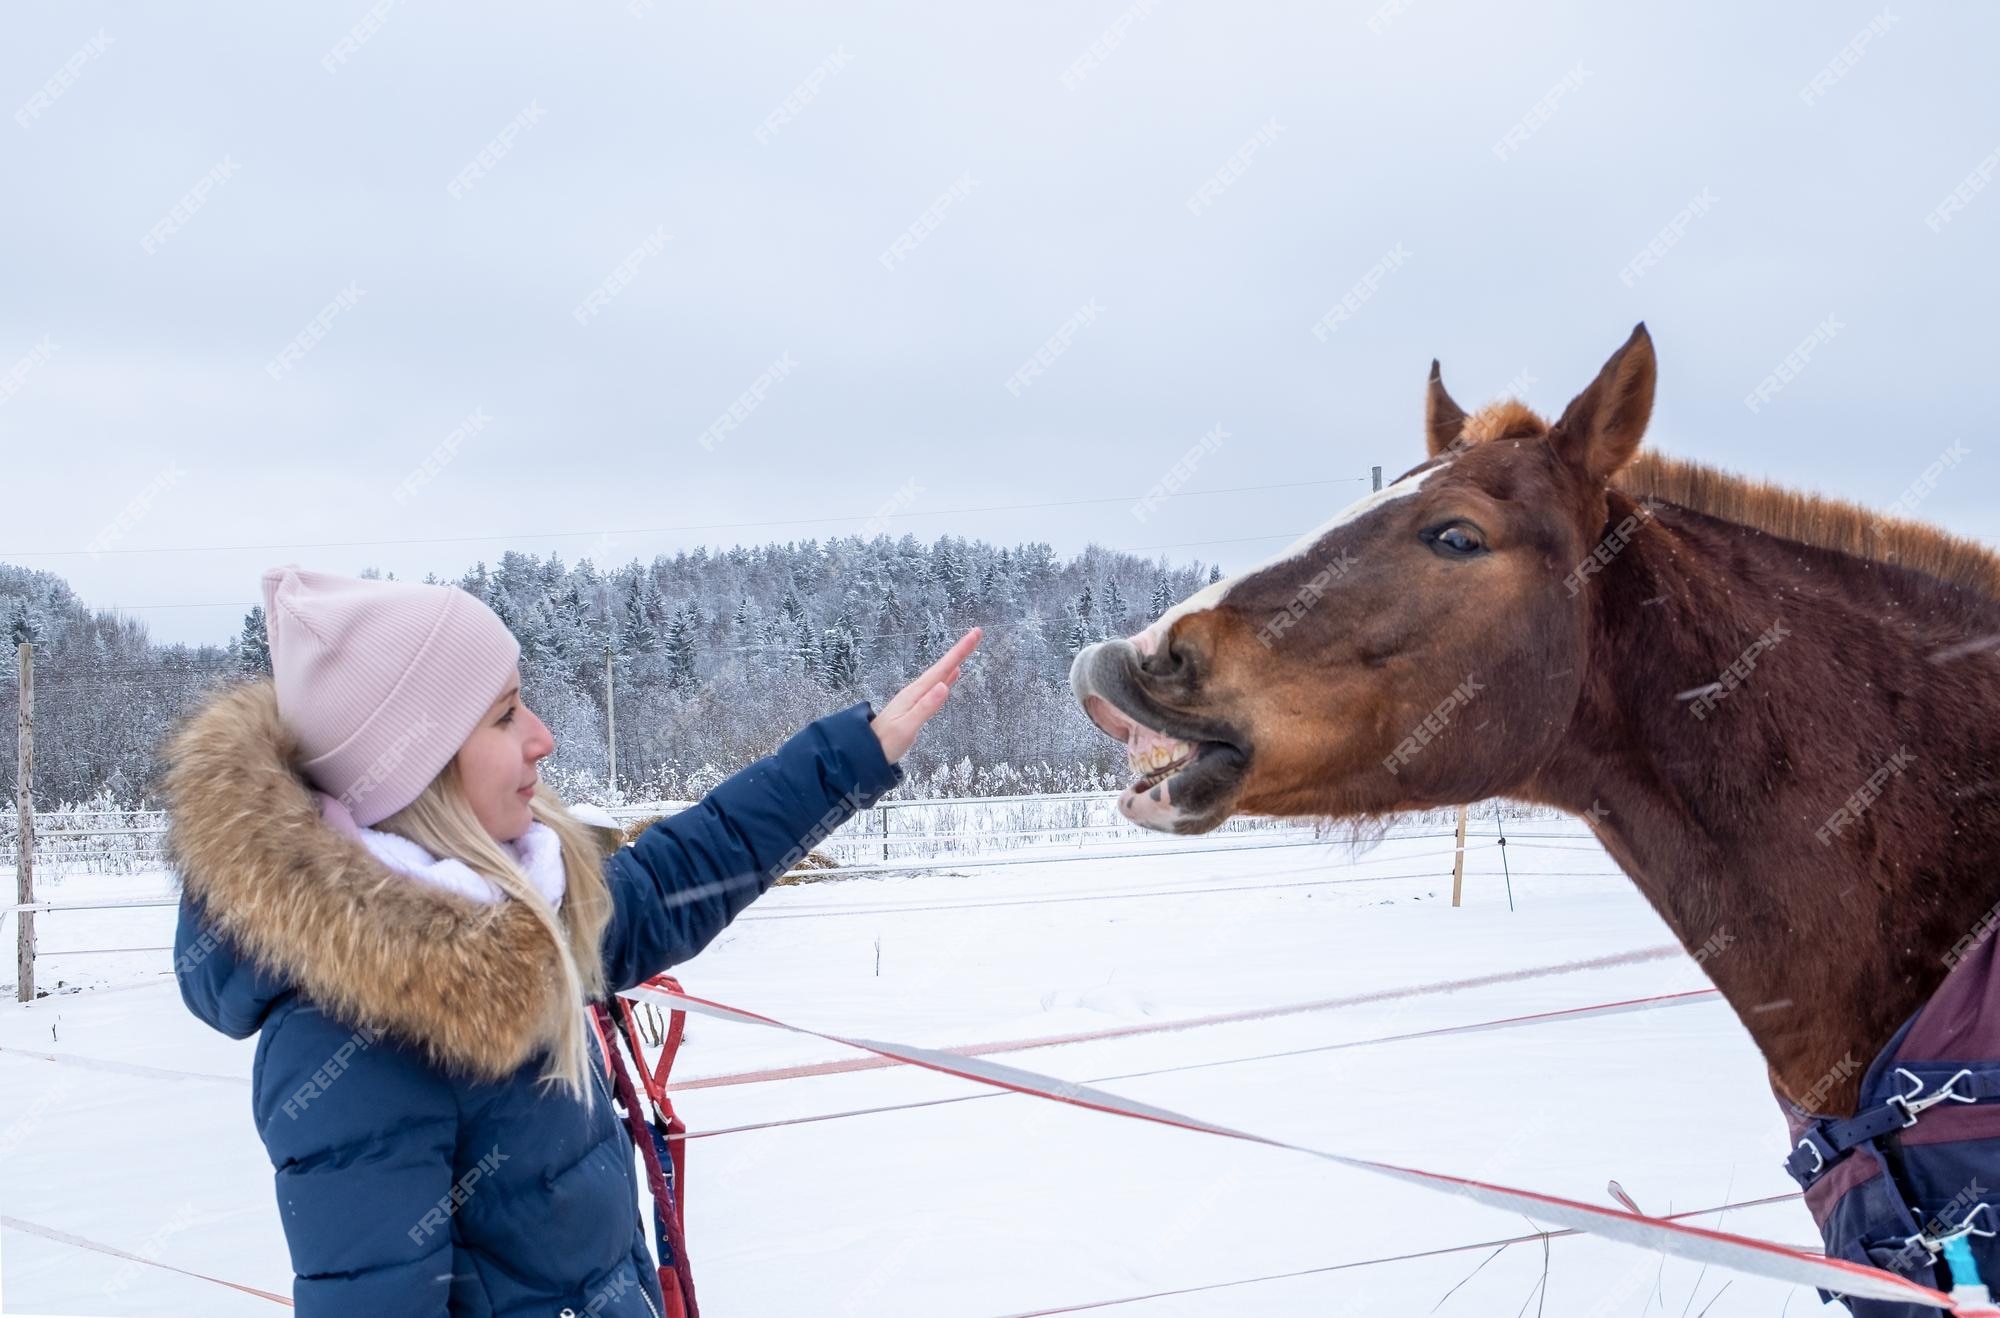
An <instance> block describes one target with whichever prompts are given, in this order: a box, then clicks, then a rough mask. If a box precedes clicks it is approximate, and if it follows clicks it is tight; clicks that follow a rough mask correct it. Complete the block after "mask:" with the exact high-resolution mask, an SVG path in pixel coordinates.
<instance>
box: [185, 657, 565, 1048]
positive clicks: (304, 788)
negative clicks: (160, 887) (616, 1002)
mask: <svg viewBox="0 0 2000 1318" xmlns="http://www.w3.org/2000/svg"><path fill="white" fill-rule="evenodd" d="M303 759H304V756H303V755H302V753H301V751H300V747H299V743H298V739H297V737H296V736H295V735H294V734H293V733H292V731H291V730H290V729H289V728H288V727H287V726H286V725H285V723H284V722H283V720H282V719H281V718H280V717H279V714H278V694H277V688H276V687H275V686H274V685H273V684H272V683H271V682H270V681H269V679H266V680H263V681H259V682H252V683H247V684H243V685H238V686H234V687H230V688H228V689H226V690H224V691H222V692H221V693H219V694H217V695H215V696H212V697H210V698H209V699H208V701H207V702H206V703H205V704H203V705H202V707H201V708H200V709H199V710H197V711H196V712H195V714H194V715H193V716H192V717H191V718H189V720H188V721H187V723H186V724H185V725H184V726H183V727H182V728H181V730H180V731H179V732H177V733H176V734H175V735H174V737H173V738H172V740H171V742H170V744H169V751H168V761H167V763H168V768H167V772H166V776H165V780H164V789H165V795H166V798H167V811H168V826H167V848H168V855H169V857H170V860H171V862H172V864H173V867H174V869H175V870H176V871H177V872H178V875H179V879H180V883H181V885H182V887H183V888H184V889H185V890H186V892H187V893H188V894H189V895H190V896H192V897H193V898H194V899H195V900H196V901H198V902H199V903H200V905H201V907H202V912H203V915H204V918H205V919H206V920H207V921H208V922H209V923H211V924H212V925H214V926H215V927H216V928H217V929H218V930H220V932H221V933H222V934H223V935H224V936H226V937H228V938H229V939H230V940H231V941H233V942H235V943H236V944H237V945H238V946H239V947H240V948H241V949H243V950H244V951H245V952H247V953H248V954H249V955H250V956H251V957H252V958H253V959H254V960H255V961H256V962H257V963H258V964H259V965H261V966H263V967H265V968H266V969H267V970H270V971H272V972H274V973H276V974H279V975H281V976H283V977H285V978H286V979H288V980H289V981H290V982H291V983H292V984H293V985H294V986H295V987H296V988H297V989H298V990H299V992H300V993H302V994H303V995H304V996H305V997H307V998H309V999H311V1000H312V1001H313V1002H314V1003H315V1004H317V1005H318V1006H320V1007H321V1008H322V1009H324V1010H325V1011H326V1012H327V1013H328V1014H330V1015H332V1016H334V1017H336V1018H337V1019H339V1020H341V1021H343V1022H346V1023H349V1024H352V1025H354V1026H356V1027H367V1028H370V1029H375V1030H380V1031H382V1032H384V1033H386V1034H388V1035H390V1036H391V1037H393V1038H396V1039H399V1040H402V1041H404V1042H407V1043H411V1044H415V1045H418V1046H420V1047H421V1048H422V1049H423V1050H424V1051H425V1053H426V1055H427V1056H428V1057H429V1058H430V1060H431V1061H432V1062H433V1063H434V1064H436V1065H439V1066H441V1067H443V1068H446V1069H452V1070H458V1071H462V1072H466V1073H470V1074H471V1075H473V1076H476V1077H478V1078H481V1079H489V1080H494V1079H499V1078H501V1077H503V1076H506V1075H508V1074H510V1073H512V1072H513V1071H514V1070H516V1069H517V1068H519V1067H520V1066H521V1065H522V1064H523V1063H525V1062H527V1061H528V1060H529V1059H530V1058H531V1057H533V1056H534V1055H535V1054H536V1053H537V1052H539V1051H540V1050H542V1049H543V1048H545V1047H547V1045H548V1044H549V1042H550V1041H551V1040H552V1038H553V1037H554V1028H553V1027H554V1025H555V1023H556V1022H557V1021H558V1020H559V1019H560V1017H559V1016H558V1015H557V1013H558V1012H559V1011H560V1010H563V1009H565V1008H566V1004H563V1003H562V1002H561V1000H560V999H561V997H562V994H561V990H560V984H561V982H562V981H561V972H560V969H559V963H558V960H557V956H556V951H555V949H554V948H553V947H552V946H550V943H549V938H548V935H547V933H546V932H545V931H544V930H543V928H542V926H541V924H540V923H539V922H538V921H537V920H536V919H535V917H534V915H533V914H532V913H531V912H529V911H528V910H527V909H526V908H524V907H523V906H522V905H521V904H520V903H519V902H517V901H503V902H500V903H498V904H497V905H485V904H482V903H479V902H475V901H473V900H471V899H470V898H467V897H463V896H460V895H458V894H456V893H450V892H444V891H441V890H439V889H437V888H433V887H431V886H429V885H427V884H422V883H417V882H415V881H413V880H411V879H410V878H408V877H406V876H404V875H401V874H398V873H396V872H395V871H394V870H391V869H390V868H388V867H387V866H386V865H384V864H383V863H382V862H381V861H379V860H377V859H376V858H375V857H374V856H373V855H372V854H370V852H369V851H368V849H367V848H366V847H365V846H363V845H362V844H361V843H360V842H359V841H358V840H356V839H353V838H350V837H347V836H345V835H343V834H341V833H339V832H337V831H335V830H334V829H333V828H332V827H331V826H330V825H328V824H326V823H325V822H324V821H323V820H322V819H321V818H320V813H319V809H318V806H317V801H316V798H315V796H314V793H313V788H312V786H311V785H310V783H309V782H308V780H307V779H306V778H305V776H304V774H303V771H302V770H301V768H300V765H301V764H302V762H303ZM575 1006H576V1008H577V1009H579V1010H580V1009H581V1004H575Z"/></svg>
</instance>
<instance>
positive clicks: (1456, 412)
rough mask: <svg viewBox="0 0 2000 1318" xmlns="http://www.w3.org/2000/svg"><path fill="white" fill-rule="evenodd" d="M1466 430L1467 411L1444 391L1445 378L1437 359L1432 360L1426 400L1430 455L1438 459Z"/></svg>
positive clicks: (1427, 436) (1426, 440) (1425, 414)
mask: <svg viewBox="0 0 2000 1318" xmlns="http://www.w3.org/2000/svg"><path fill="white" fill-rule="evenodd" d="M1464 430H1465V409H1464V408H1462V407H1460V406H1459V405H1458V404H1457V403H1454V402H1453V401H1452V400H1451V395H1450V394H1448V393H1446V392H1445V391H1444V376H1443V375H1442V374H1441V373H1440V372H1439V371H1438V364H1437V358H1435V357H1433V358H1431V387H1430V392H1429V393H1428V394H1427V395H1426V396H1425V398H1424V440H1425V444H1426V445H1427V447H1428V448H1429V449H1430V455H1431V456H1432V457H1437V456H1438V455H1439V454H1441V453H1443V452H1444V451H1445V450H1446V449H1448V448H1450V447H1451V446H1452V445H1453V444H1455V443H1457V442H1458V437H1459V435H1460V434H1461V433H1463V432H1464Z"/></svg>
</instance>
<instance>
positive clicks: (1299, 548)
mask: <svg viewBox="0 0 2000 1318" xmlns="http://www.w3.org/2000/svg"><path fill="white" fill-rule="evenodd" d="M1450 465H1451V464H1450V463H1449V462H1440V463H1439V464H1438V465H1437V466H1435V467H1426V468H1424V470H1422V471H1420V472H1418V473H1416V474H1415V475H1413V476H1405V477H1404V478H1403V479H1402V480H1399V481H1397V482H1396V483H1395V484H1394V485H1390V486H1387V487H1385V488H1383V489H1379V490H1376V491H1374V492H1372V493H1370V494H1368V495H1366V496H1364V497H1362V498H1360V499H1357V500H1355V502H1354V503H1352V504H1350V505H1349V506H1348V507H1347V508H1346V509H1345V510H1343V511H1341V512H1338V513H1336V514H1334V515H1333V517H1332V518H1330V519H1329V520H1328V521H1326V522H1325V523H1324V524H1322V525H1321V526H1319V527H1318V528H1316V529H1314V530H1311V531H1308V532H1306V533H1305V534H1304V535H1302V536H1300V537H1299V538H1298V539H1297V540H1294V541H1293V542H1292V543H1291V544H1289V545H1287V546H1286V547H1285V548H1283V549H1281V550H1279V551H1278V552H1277V553H1276V554H1274V555H1272V556H1271V557H1270V558H1267V559H1265V560H1264V561H1263V562H1261V563H1259V564H1257V565H1256V566H1255V567H1251V568H1246V569H1244V570H1243V571H1241V572H1238V573H1237V574H1236V575H1235V576H1233V577H1224V578H1223V579H1222V580H1220V581H1215V582H1210V583H1209V584H1208V585H1206V586H1203V587H1202V588H1201V589H1200V590H1198V591H1196V592H1195V593H1194V594H1192V595H1190V596H1188V597H1187V598H1186V599H1184V600H1182V601H1181V602H1180V603H1178V604H1176V605H1174V607H1172V608H1171V609H1168V610H1167V611H1166V612H1165V613H1162V614H1161V615H1160V616H1159V617H1158V618H1155V619H1154V620H1153V623H1152V625H1151V626H1150V627H1148V628H1146V630H1144V631H1142V632H1140V633H1139V634H1138V635H1137V636H1134V637H1133V638H1132V644H1133V646H1134V647H1135V648H1137V650H1138V651H1139V653H1140V654H1142V655H1150V654H1151V653H1153V651H1154V650H1156V649H1158V648H1159V644H1160V641H1161V640H1162V639H1163V638H1165V636H1166V634H1167V632H1168V630H1169V629H1171V628H1172V627H1173V625H1174V623H1175V622H1177V621H1178V620H1180V619H1181V618H1184V617H1186V616H1187V615H1188V614H1190V613H1200V612H1201V611H1202V610H1204V609H1212V608H1214V607H1215V606H1216V605H1218V604H1220V603H1222V601H1223V599H1224V598H1225V597H1226V596H1227V595H1228V594H1229V591H1230V588H1231V587H1233V586H1235V585H1236V584H1237V583H1239V582H1241V581H1242V580H1243V579H1244V578H1246V577H1253V576H1255V575H1257V574H1258V573H1259V572H1264V571H1267V570H1268V569H1270V568H1274V567H1277V566H1278V565H1280V564H1282V563H1288V562H1290V561H1292V560H1293V559H1298V558H1304V557H1305V556H1306V554H1307V552H1308V551H1310V550H1311V549H1312V547H1313V546H1314V545H1316V544H1318V543H1319V542H1320V541H1321V540H1322V539H1323V538H1324V537H1326V536H1327V535H1328V534H1330V533H1332V532H1334V531H1337V530H1339V529H1340V528H1341V527H1343V526H1346V525H1347V524H1348V523H1350V522H1356V521H1359V520H1360V519H1362V518H1363V517H1366V516H1367V515H1368V514H1369V513H1372V512H1374V511H1375V510H1376V509H1377V508H1380V507H1382V506H1383V505H1384V504H1388V503H1393V502H1395V501H1396V500H1397V499H1407V498H1409V497H1410V496H1411V495H1413V494H1415V493H1416V492H1417V491H1418V490H1419V489H1421V488H1422V487H1423V483H1424V482H1425V481H1427V480H1429V479H1430V478H1431V477H1433V476H1435V475H1437V474H1438V473H1439V472H1441V471H1443V470H1444V469H1445V468H1446V467H1449V466H1450Z"/></svg>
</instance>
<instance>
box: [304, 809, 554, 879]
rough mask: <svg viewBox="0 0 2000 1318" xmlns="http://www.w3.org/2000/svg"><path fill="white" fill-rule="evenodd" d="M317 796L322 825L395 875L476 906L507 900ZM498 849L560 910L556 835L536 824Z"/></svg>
mask: <svg viewBox="0 0 2000 1318" xmlns="http://www.w3.org/2000/svg"><path fill="white" fill-rule="evenodd" d="M315 795H316V796H318V797H319V811H320V817H321V818H322V819H324V820H325V821H326V822H327V823H328V824H330V825H331V826H332V827H334V828H335V829H337V830H339V831H340V832H342V833H345V834H346V835H347V836H349V837H351V838H353V839H354V840H355V841H357V842H359V843H361V845H363V846H364V847H367V848H368V851H369V853H370V854H371V855H373V856H374V857H375V859H377V860H379V861H381V862H382V863H383V864H384V865H387V866H388V867H389V868H390V869H392V870H395V871H396V872H397V873H398V874H405V875H408V876H409V877H410V878H413V879H417V880H419V881H421V882H424V883H428V884H430V885H431V886H432V887H436V888H442V889H444V890H445V891H446V892H455V893H457V894H459V895H460V896H461V897H470V898H472V899H473V900H474V901H476V902H483V903H487V904H491V903H494V902H500V901H505V900H506V898H507V894H506V893H505V892H504V891H502V890H501V888H500V885H498V884H496V883H494V882H493V880H491V879H489V878H487V877H486V876H485V875H483V874H480V873H478V872H476V871H475V870H473V868H472V867H471V866H470V865H467V864H466V863H465V862H464V861H462V860H459V859H458V858H456V857H454V856H446V857H443V858H442V859H440V858H439V857H437V856H433V855H432V854H431V853H430V851H429V850H428V849H426V848H424V847H422V846H419V845H418V844H417V843H415V842H412V841H410V839H408V838H406V837H403V836H401V835H399V834H396V833H385V832H383V831H381V830H380V829H375V828H363V827H361V825H359V824H357V823H355V822H354V815H353V814H352V813H351V812H350V811H349V810H348V808H347V807H346V806H345V805H343V804H341V802H340V801H339V800H337V799H336V798H334V797H332V796H329V795H327V794H326V793H325V792H317V793H315ZM500 845H501V846H503V847H505V848H507V850H508V851H509V852H511V853H512V854H513V856H514V858H515V859H516V860H518V861H520V862H521V868H522V869H524V870H526V871H527V872H528V878H529V880H530V881H531V882H532V883H533V884H534V885H535V891H537V892H539V893H541V894H542V896H543V898H544V899H546V900H547V901H548V904H549V905H550V906H552V907H557V908H560V907H561V906H562V898H563V887H564V884H565V882H566V881H567V878H568V876H567V875H566V873H565V872H564V870H563V858H562V839H561V838H559V837H557V836H556V831H555V830H554V829H552V828H550V827H549V826H548V825H547V824H544V823H542V822H541V821H540V820H536V821H535V822H534V823H531V824H529V825H528V831H527V832H525V833H523V834H521V836H520V837H518V838H516V839H514V840H513V841H512V842H502V843H501V844H500Z"/></svg>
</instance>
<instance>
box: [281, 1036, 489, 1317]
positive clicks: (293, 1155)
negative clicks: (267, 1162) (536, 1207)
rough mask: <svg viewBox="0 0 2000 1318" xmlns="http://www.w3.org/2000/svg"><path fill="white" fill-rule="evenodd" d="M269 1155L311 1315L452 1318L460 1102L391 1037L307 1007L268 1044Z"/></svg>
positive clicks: (300, 1305) (300, 1301) (300, 1294)
mask: <svg viewBox="0 0 2000 1318" xmlns="http://www.w3.org/2000/svg"><path fill="white" fill-rule="evenodd" d="M259 1048H260V1053H261V1055H260V1058H259V1061H260V1066H259V1068H258V1070H259V1074H258V1080H257V1085H256V1098H255V1103H256V1117H257V1129H258V1132H259V1133H260V1134H261V1135H262V1136H263V1137H264V1146H265V1148H266V1149H267V1150H269V1152H270V1155H271V1165H272V1167H273V1168H274V1170H275V1180H276V1184H277V1193H278V1216H279V1219H280V1220H281V1221H282V1222H283V1224H284V1228H285V1241H286V1244H287V1245H288V1246H289V1248H290V1251H291V1256H292V1271H293V1273H294V1274H295V1276H294V1279H293V1283H292V1299H293V1302H294V1303H295V1305H296V1306H297V1312H298V1314H299V1316H300V1318H336V1316H338V1318H348V1315H352V1314H368V1315H370V1318H445V1315H446V1314H447V1312H448V1311H449V1306H450V1297H451V1271H452V1232H451V1220H450V1218H451V1214H452V1213H453V1212H454V1211H455V1208H456V1205H455V1202H454V1198H455V1195H454V1192H455V1191H458V1193H460V1194H463V1193H465V1192H467V1191H470V1192H473V1193H476V1187H472V1186H467V1187H464V1188H463V1190H461V1189H460V1188H459V1187H457V1186H455V1185H454V1182H453V1179H452V1152H453V1149H454V1148H455V1146H456V1144H457V1139H458V1103H457V1099H456V1098H455V1097H454V1095H453V1094H452V1092H451V1090H450V1088H449V1086H448V1085H447V1084H446V1082H445V1081H444V1080H443V1078H442V1077H440V1076H439V1075H437V1074H436V1073H435V1072H433V1071H431V1070H429V1069H428V1068H426V1067H425V1066H424V1065H423V1064H422V1062H421V1060H420V1059H419V1058H418V1057H417V1056H416V1055H415V1054H414V1053H412V1052H410V1051H407V1050H405V1049H404V1048H402V1047H401V1046H399V1045H398V1044H397V1043H395V1041H393V1040H391V1039H390V1038H388V1037H386V1036H384V1035H380V1034H374V1033H371V1032H370V1031H367V1030H354V1029H351V1028H349V1027H348V1026H346V1025H343V1024H339V1023H337V1022H335V1021H334V1020H332V1019H331V1018H330V1017H327V1016H325V1015H323V1014H322V1013H321V1012H320V1011H319V1010H318V1009H317V1008H315V1007H312V1006H310V1005H307V1004H303V1003H302V1004H300V1005H299V1006H298V1007H297V1008H296V1009H294V1010H293V1011H292V1012H291V1013H290V1014H289V1015H288V1016H287V1017H286V1019H285V1020H284V1021H283V1023H282V1024H281V1025H279V1027H278V1029H277V1030H276V1031H275V1032H273V1031H270V1030H266V1031H265V1035H264V1037H263V1039H262V1040H260V1043H259Z"/></svg>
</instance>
